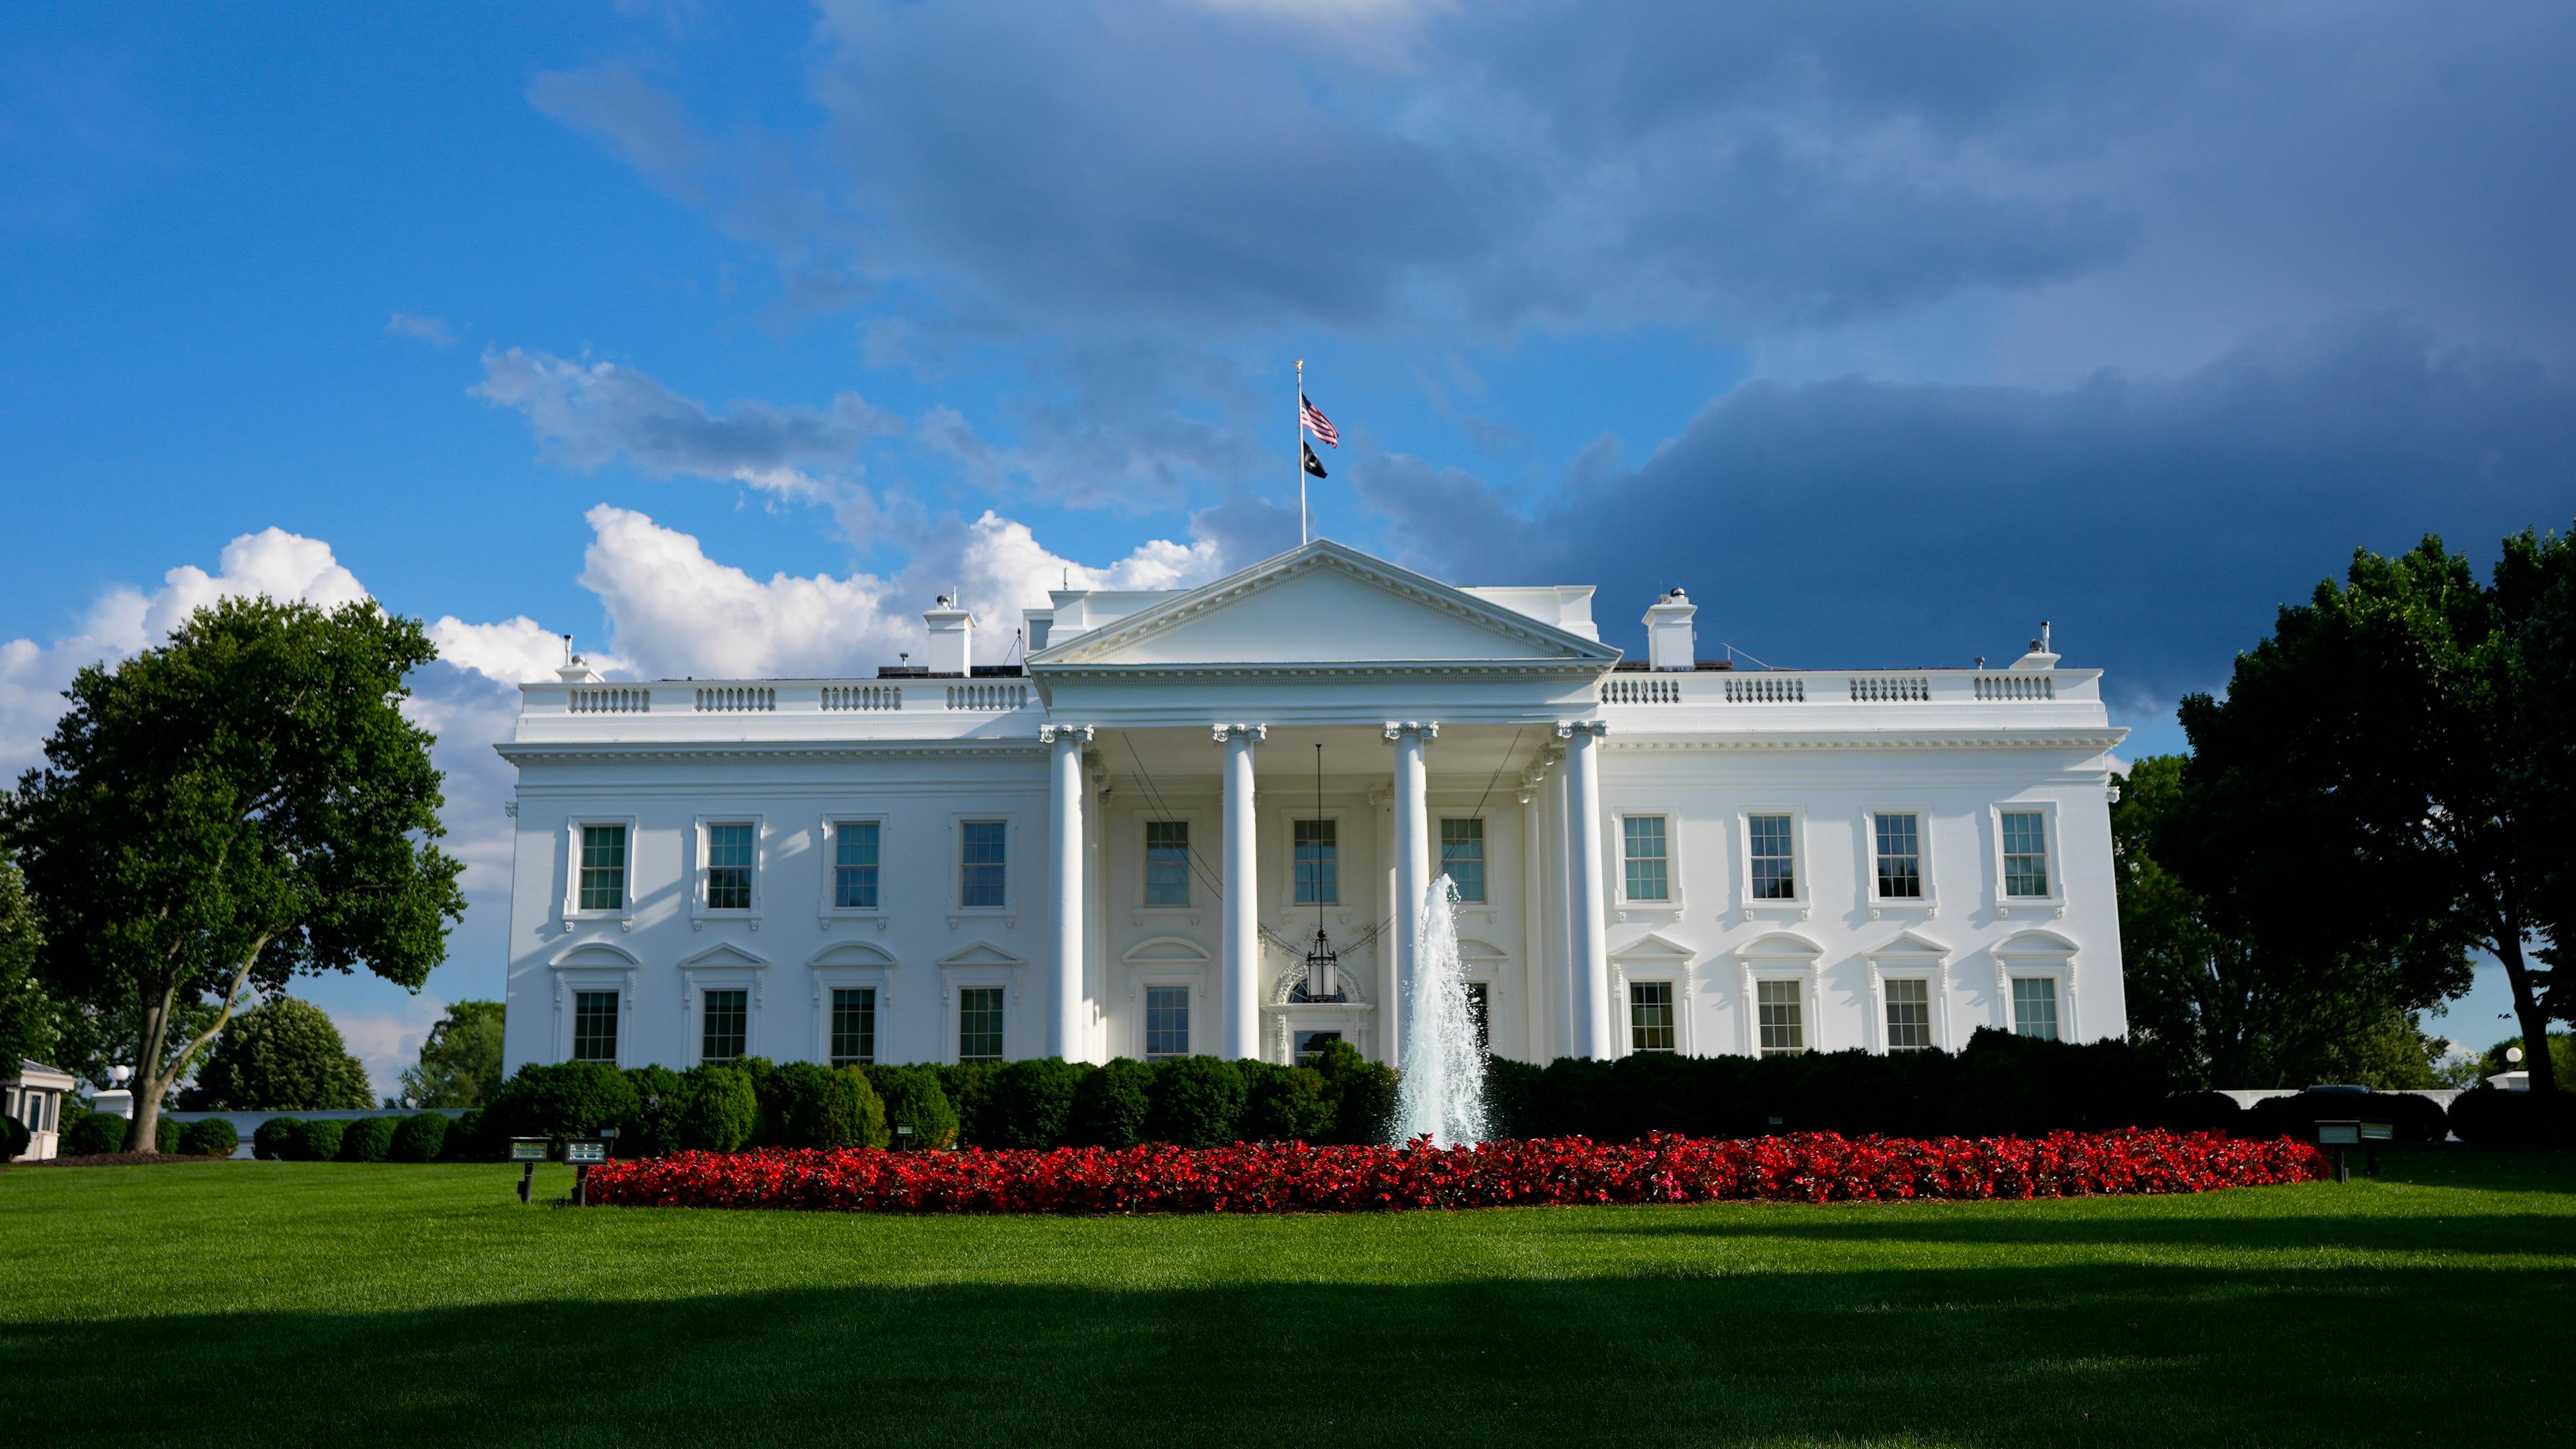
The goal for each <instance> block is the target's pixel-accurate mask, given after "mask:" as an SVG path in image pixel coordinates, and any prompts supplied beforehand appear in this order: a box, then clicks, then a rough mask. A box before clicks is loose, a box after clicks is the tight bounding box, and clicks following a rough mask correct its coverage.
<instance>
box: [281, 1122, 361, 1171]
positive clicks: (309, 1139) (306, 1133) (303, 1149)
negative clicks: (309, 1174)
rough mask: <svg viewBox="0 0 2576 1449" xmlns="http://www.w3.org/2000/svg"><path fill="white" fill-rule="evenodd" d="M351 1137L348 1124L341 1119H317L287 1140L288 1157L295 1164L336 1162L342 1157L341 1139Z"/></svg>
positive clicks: (306, 1124)
mask: <svg viewBox="0 0 2576 1449" xmlns="http://www.w3.org/2000/svg"><path fill="white" fill-rule="evenodd" d="M348 1135H349V1124H348V1122H347V1121H346V1120H345V1119H343V1118H339V1117H316V1118H314V1119H313V1120H312V1121H310V1122H307V1123H305V1124H304V1126H303V1127H302V1128H301V1129H300V1130H299V1131H297V1132H296V1134H295V1135H294V1136H293V1137H291V1138H289V1139H288V1140H287V1145H288V1148H289V1151H288V1152H287V1154H286V1155H287V1157H288V1159H289V1160H291V1161H295V1162H336V1161H338V1160H339V1157H340V1139H341V1138H343V1137H346V1136H348Z"/></svg>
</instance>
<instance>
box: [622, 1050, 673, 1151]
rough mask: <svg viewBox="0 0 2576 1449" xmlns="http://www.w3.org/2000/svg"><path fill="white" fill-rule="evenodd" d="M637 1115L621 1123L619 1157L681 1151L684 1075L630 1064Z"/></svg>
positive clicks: (628, 1079)
mask: <svg viewBox="0 0 2576 1449" xmlns="http://www.w3.org/2000/svg"><path fill="white" fill-rule="evenodd" d="M626 1084H627V1085H628V1086H630V1087H633V1088H634V1089H635V1115H634V1116H632V1117H629V1118H627V1119H626V1120H625V1121H623V1122H620V1123H618V1124H617V1141H616V1142H615V1143H614V1144H612V1146H613V1148H614V1152H613V1155H614V1156H618V1157H661V1156H665V1155H667V1154H669V1153H673V1152H677V1151H679V1150H680V1125H679V1123H680V1074H679V1073H678V1072H675V1071H672V1070H671V1069H670V1068H669V1067H629V1068H627V1069H626Z"/></svg>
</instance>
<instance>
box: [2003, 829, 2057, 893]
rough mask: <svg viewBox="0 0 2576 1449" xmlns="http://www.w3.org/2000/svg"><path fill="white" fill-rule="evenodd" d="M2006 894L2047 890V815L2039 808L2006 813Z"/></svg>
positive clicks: (2045, 891) (2044, 891)
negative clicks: (2038, 809)
mask: <svg viewBox="0 0 2576 1449" xmlns="http://www.w3.org/2000/svg"><path fill="white" fill-rule="evenodd" d="M2003 830H2004V894H2005V895H2008V896H2044V895H2047V894H2048V817H2047V816H2046V815H2044V814H2042V813H2040V812H2039V811H2037V810H2007V811H2005V812H2004V813H2003Z"/></svg>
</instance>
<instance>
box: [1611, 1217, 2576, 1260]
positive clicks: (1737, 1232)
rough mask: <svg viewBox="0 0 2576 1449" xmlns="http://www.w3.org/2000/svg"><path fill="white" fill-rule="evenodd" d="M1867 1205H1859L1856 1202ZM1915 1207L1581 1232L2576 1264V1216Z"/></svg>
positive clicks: (1626, 1223)
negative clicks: (2062, 1212)
mask: <svg viewBox="0 0 2576 1449" xmlns="http://www.w3.org/2000/svg"><path fill="white" fill-rule="evenodd" d="M1849 1206H1851V1207H1858V1206H1859V1205H1849ZM1922 1206H1923V1207H1924V1208H1925V1211H1923V1212H1921V1213H1915V1212H1910V1211H1907V1210H1906V1209H1905V1208H1903V1207H1898V1208H1896V1209H1895V1210H1894V1211H1889V1210H1887V1208H1886V1207H1885V1206H1884V1205H1881V1206H1879V1207H1877V1208H1876V1210H1870V1209H1868V1208H1861V1209H1860V1210H1857V1211H1855V1210H1848V1208H1847V1205H1843V1204H1835V1205H1832V1206H1826V1207H1821V1208H1817V1207H1807V1206H1805V1205H1802V1204H1780V1205H1778V1207H1779V1211H1777V1212H1776V1213H1763V1214H1753V1215H1745V1216H1732V1217H1729V1218H1726V1219H1724V1220H1710V1219H1706V1218H1693V1219H1674V1218H1656V1217H1650V1216H1646V1215H1643V1214H1639V1215H1634V1216H1629V1217H1624V1218H1622V1219H1620V1220H1619V1221H1616V1222H1605V1223H1601V1224H1598V1225H1594V1226H1587V1227H1584V1228H1582V1229H1580V1230H1579V1231H1582V1232H1586V1233H1597V1234H1603V1235H1607V1236H1612V1237H1635V1238H1674V1237H1681V1238H1708V1239H1712V1240H1724V1239H1743V1240H1748V1241H1751V1240H1760V1239H1772V1240H1778V1239H1782V1238H1788V1239H1795V1240H1799V1241H1804V1242H1814V1243H1847V1244H1863V1243H1878V1244H1921V1245H1925V1246H1958V1247H1986V1246H1993V1245H1997V1244H2009V1245H2019V1246H2027V1247H2041V1246H2048V1247H2088V1248H2195V1247H2199V1248H2225V1249H2229V1250H2233V1251H2239V1252H2244V1251H2254V1252H2301V1251H2314V1250H2328V1251H2348V1252H2358V1253H2406V1254H2420V1253H2457V1254H2464V1255H2469V1256H2476V1257H2503V1258H2511V1257H2526V1256H2527V1257H2534V1258H2547V1259H2554V1260H2556V1263H2558V1264H2567V1263H2569V1262H2571V1261H2576V1213H2570V1214H2552V1213H2481V1212H2473V1211H2472V1212H2458V1213H2440V1212H2423V1213H2420V1214H2419V1215H2415V1216H2401V1215H2393V1214H2392V1215H2389V1216H2372V1215H2369V1214H2366V1213H2363V1214H2340V1213H2330V1212H2318V1213H2311V1214H2286V1213H2285V1214H2277V1215H2265V1216H2259V1217H2254V1216H2246V1217H2205V1216H2193V1215H2189V1214H2176V1215H2171V1216H2159V1215H2155V1214H2150V1213H2086V1214H2084V1215H2083V1216H2080V1217H2075V1216H2068V1217H2037V1216H2029V1215H2012V1214H2000V1213H1984V1212H1980V1213H1952V1212H1944V1211H1941V1206H1942V1205H1936V1204H1923V1205H1922Z"/></svg>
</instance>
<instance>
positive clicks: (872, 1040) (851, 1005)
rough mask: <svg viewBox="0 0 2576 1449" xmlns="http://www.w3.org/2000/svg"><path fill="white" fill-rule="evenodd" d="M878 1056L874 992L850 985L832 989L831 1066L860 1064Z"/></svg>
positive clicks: (871, 989)
mask: <svg viewBox="0 0 2576 1449" xmlns="http://www.w3.org/2000/svg"><path fill="white" fill-rule="evenodd" d="M876 1059H877V992H876V988H875V987H873V986H852V987H843V988H838V989H835V990H834V991H833V992H832V1065H834V1066H836V1067H863V1066H868V1065H870V1064H872V1063H874V1062H875V1061H876Z"/></svg>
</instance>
